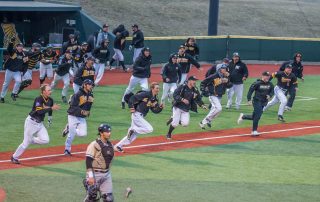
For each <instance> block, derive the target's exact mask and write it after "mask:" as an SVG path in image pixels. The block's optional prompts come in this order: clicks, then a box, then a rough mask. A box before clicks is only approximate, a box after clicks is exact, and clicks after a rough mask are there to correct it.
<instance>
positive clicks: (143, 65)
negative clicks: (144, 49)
mask: <svg viewBox="0 0 320 202" xmlns="http://www.w3.org/2000/svg"><path fill="white" fill-rule="evenodd" d="M151 62H152V56H151V55H149V56H148V57H146V56H145V55H144V54H143V53H140V55H139V57H137V59H136V61H135V62H134V63H133V67H132V69H133V70H132V75H133V76H135V77H138V78H150V76H151V70H150V66H151Z"/></svg>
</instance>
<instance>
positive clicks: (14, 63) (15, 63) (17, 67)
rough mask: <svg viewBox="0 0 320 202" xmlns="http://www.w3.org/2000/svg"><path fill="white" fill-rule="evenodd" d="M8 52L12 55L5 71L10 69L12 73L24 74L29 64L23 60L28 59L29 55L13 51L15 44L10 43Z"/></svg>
mask: <svg viewBox="0 0 320 202" xmlns="http://www.w3.org/2000/svg"><path fill="white" fill-rule="evenodd" d="M7 51H8V53H9V55H10V57H9V58H8V60H7V61H5V63H4V65H3V66H4V69H8V70H10V71H12V72H18V71H20V72H22V71H23V70H24V69H25V67H27V64H28V63H27V62H25V63H24V62H23V58H24V57H27V54H26V53H25V52H24V51H22V52H21V53H19V52H18V51H17V50H16V49H13V43H9V46H8V48H7Z"/></svg>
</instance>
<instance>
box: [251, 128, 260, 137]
mask: <svg viewBox="0 0 320 202" xmlns="http://www.w3.org/2000/svg"><path fill="white" fill-rule="evenodd" d="M259 135H260V134H259V133H258V131H256V130H255V131H252V133H251V136H252V137H258V136H259Z"/></svg>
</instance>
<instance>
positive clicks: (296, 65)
mask: <svg viewBox="0 0 320 202" xmlns="http://www.w3.org/2000/svg"><path fill="white" fill-rule="evenodd" d="M288 64H291V66H292V73H293V74H294V75H295V76H296V77H297V78H299V79H301V78H302V77H303V65H302V63H301V62H296V61H287V62H284V63H283V64H282V65H281V67H280V69H279V71H284V69H285V67H286V66H287V65H288Z"/></svg>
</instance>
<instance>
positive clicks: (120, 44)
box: [113, 30, 129, 51]
mask: <svg viewBox="0 0 320 202" xmlns="http://www.w3.org/2000/svg"><path fill="white" fill-rule="evenodd" d="M128 36H129V32H128V31H127V30H124V31H123V32H121V34H119V35H117V36H116V38H115V39H114V42H113V48H115V49H119V50H121V51H122V50H124V49H125V47H126V37H128Z"/></svg>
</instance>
